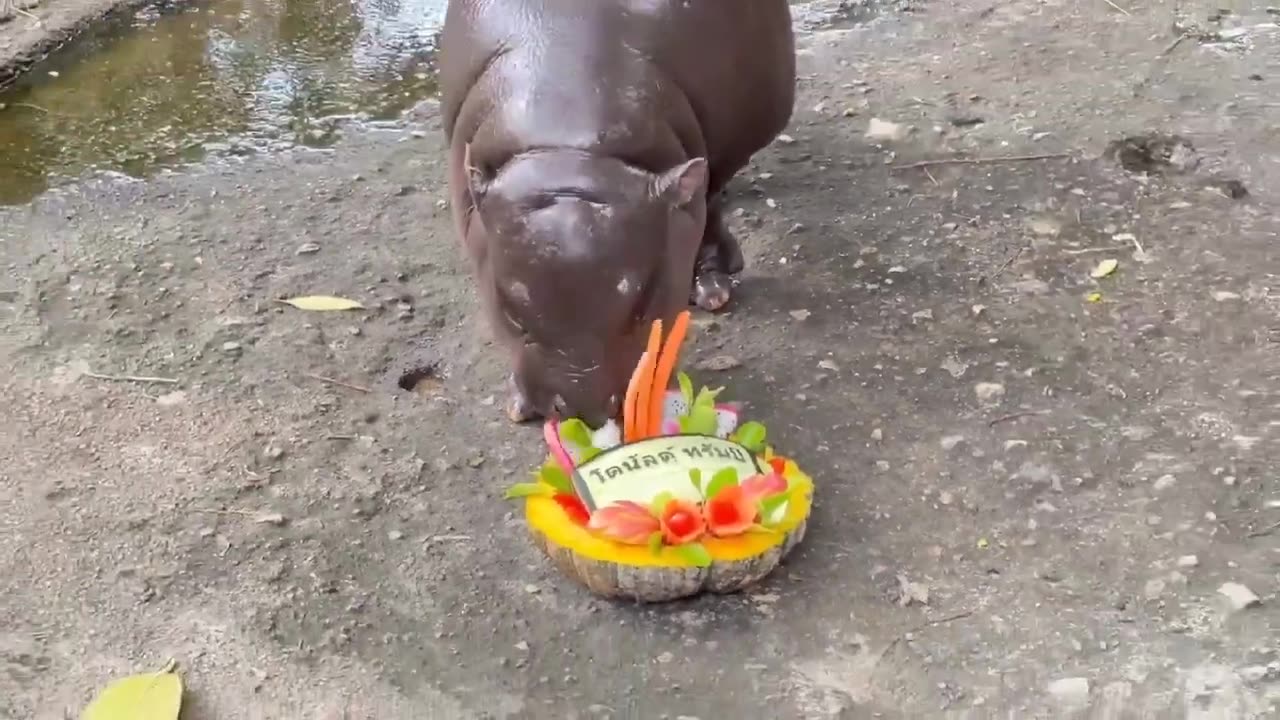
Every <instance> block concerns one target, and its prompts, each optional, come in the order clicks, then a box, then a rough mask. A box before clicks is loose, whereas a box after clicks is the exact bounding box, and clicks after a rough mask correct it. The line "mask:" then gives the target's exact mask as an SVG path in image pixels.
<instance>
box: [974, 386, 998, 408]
mask: <svg viewBox="0 0 1280 720" xmlns="http://www.w3.org/2000/svg"><path fill="white" fill-rule="evenodd" d="M973 392H974V394H975V395H977V396H978V402H981V403H983V404H984V405H994V404H995V403H998V402H1000V399H1001V398H1003V397H1004V385H1001V384H1000V383H989V382H980V383H978V384H976V385H974V386H973Z"/></svg>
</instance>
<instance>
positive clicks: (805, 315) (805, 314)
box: [791, 310, 813, 322]
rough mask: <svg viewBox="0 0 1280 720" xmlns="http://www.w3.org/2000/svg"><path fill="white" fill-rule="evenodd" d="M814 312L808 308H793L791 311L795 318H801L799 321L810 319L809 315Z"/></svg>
mask: <svg viewBox="0 0 1280 720" xmlns="http://www.w3.org/2000/svg"><path fill="white" fill-rule="evenodd" d="M812 314H813V313H811V312H809V311H808V310H792V311H791V317H793V318H795V319H796V320H799V321H801V322H804V321H805V320H808V319H809V316H810V315H812Z"/></svg>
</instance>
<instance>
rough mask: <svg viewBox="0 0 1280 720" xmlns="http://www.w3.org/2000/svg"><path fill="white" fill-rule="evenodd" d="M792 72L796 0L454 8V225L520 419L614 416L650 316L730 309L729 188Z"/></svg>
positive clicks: (628, 0)
mask: <svg viewBox="0 0 1280 720" xmlns="http://www.w3.org/2000/svg"><path fill="white" fill-rule="evenodd" d="M795 74H796V71H795V41H794V37H793V35H792V30H791V13H790V9H789V8H788V5H787V0H450V2H449V8H448V13H447V16H446V19H445V24H444V31H443V35H442V38H441V42H440V76H441V86H442V112H443V119H444V129H445V134H446V136H447V139H448V142H449V148H450V155H449V163H450V174H449V180H450V194H451V201H452V208H453V221H454V223H455V225H456V227H457V231H458V234H459V236H460V239H461V241H462V243H463V244H464V245H465V247H466V251H467V254H468V256H469V257H470V259H471V262H472V269H473V273H474V275H475V278H476V281H477V283H478V285H479V289H480V295H481V298H482V300H483V303H484V306H485V309H486V311H487V314H488V317H489V323H490V325H491V327H492V330H493V332H494V334H495V336H496V338H497V340H498V341H499V343H500V344H501V345H502V346H503V347H505V348H506V349H507V351H508V352H509V353H510V356H511V360H512V378H513V381H514V386H515V388H514V389H515V393H514V397H513V398H512V400H511V404H510V406H509V415H510V416H511V418H512V419H513V420H516V421H518V422H520V421H525V420H531V419H534V418H537V417H580V418H582V419H583V420H585V421H586V422H587V423H588V424H590V425H592V426H593V427H595V426H599V425H601V424H603V423H604V422H605V421H606V420H607V419H609V418H616V417H617V416H618V414H619V411H620V409H621V400H622V396H623V394H624V392H625V390H626V385H627V381H628V380H629V378H630V375H631V372H632V370H633V369H634V368H635V365H636V363H637V362H638V361H639V358H640V354H641V353H642V352H643V350H644V343H645V339H646V337H647V335H648V330H649V325H650V323H651V322H652V320H654V319H655V318H663V319H664V321H665V322H670V321H671V320H672V319H673V318H674V317H675V316H676V314H678V313H679V312H680V311H681V310H682V309H684V308H685V307H687V306H688V304H689V303H690V302H691V301H692V302H693V303H695V304H696V305H698V306H699V307H701V308H703V309H705V310H711V311H714V310H719V309H720V308H722V307H724V305H725V304H726V303H727V302H728V301H729V295H730V289H731V285H730V276H731V275H733V274H735V273H737V272H739V271H741V269H742V265H743V260H742V253H741V250H740V249H739V247H738V242H737V240H736V239H735V238H734V237H733V236H732V235H731V234H730V233H729V232H728V230H727V229H726V227H725V223H724V217H723V199H722V198H723V190H724V187H725V185H726V184H727V183H728V182H729V181H730V180H731V179H732V178H733V176H734V175H735V174H736V173H737V172H738V171H739V170H741V169H742V168H743V167H744V166H745V165H746V164H747V162H748V161H749V160H750V159H751V156H752V155H753V154H754V153H755V152H757V151H758V150H760V149H761V148H763V147H764V146H766V145H768V144H769V143H770V142H772V141H773V139H774V138H775V137H776V136H777V135H778V133H780V132H781V131H782V130H783V128H785V127H786V125H787V123H788V122H789V121H790V119H791V108H792V103H793V101H794V95H795Z"/></svg>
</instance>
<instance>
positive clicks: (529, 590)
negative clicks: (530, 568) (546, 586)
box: [524, 585, 542, 595]
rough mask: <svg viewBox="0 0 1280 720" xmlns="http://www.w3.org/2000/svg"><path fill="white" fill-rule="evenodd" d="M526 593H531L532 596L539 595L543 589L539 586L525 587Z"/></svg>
mask: <svg viewBox="0 0 1280 720" xmlns="http://www.w3.org/2000/svg"><path fill="white" fill-rule="evenodd" d="M524 591H525V592H527V593H529V594H530V595H537V594H538V593H540V592H542V588H540V587H538V586H537V585H525V586H524Z"/></svg>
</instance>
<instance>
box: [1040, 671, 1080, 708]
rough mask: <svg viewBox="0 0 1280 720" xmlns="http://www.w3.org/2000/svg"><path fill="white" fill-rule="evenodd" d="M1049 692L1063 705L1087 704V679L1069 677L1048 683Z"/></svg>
mask: <svg viewBox="0 0 1280 720" xmlns="http://www.w3.org/2000/svg"><path fill="white" fill-rule="evenodd" d="M1049 694H1050V695H1052V696H1053V697H1054V698H1055V699H1057V700H1058V702H1061V703H1063V704H1065V705H1071V706H1076V707H1083V706H1084V705H1087V704H1089V679H1088V678H1082V677H1070V678H1061V679H1058V680H1054V681H1053V682H1051V683H1049Z"/></svg>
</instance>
